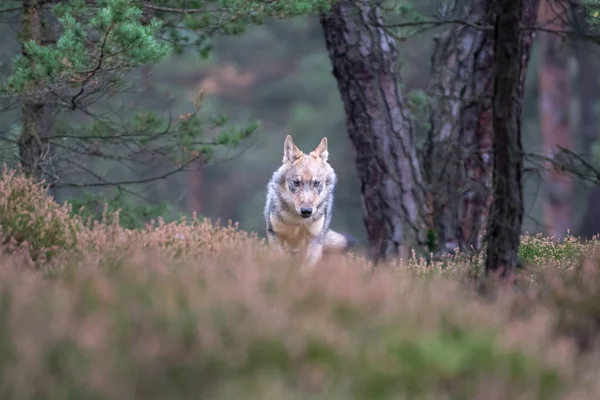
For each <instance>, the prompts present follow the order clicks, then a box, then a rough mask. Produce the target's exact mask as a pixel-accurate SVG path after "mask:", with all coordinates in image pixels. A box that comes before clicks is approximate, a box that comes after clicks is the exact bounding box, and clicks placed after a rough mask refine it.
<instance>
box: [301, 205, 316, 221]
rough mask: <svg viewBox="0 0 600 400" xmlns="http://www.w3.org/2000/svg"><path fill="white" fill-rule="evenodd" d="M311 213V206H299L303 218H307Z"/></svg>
mask: <svg viewBox="0 0 600 400" xmlns="http://www.w3.org/2000/svg"><path fill="white" fill-rule="evenodd" d="M312 213H313V209H312V207H301V208H300V215H301V216H303V217H304V218H308V217H310V216H311V215H312Z"/></svg>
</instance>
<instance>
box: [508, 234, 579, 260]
mask: <svg viewBox="0 0 600 400" xmlns="http://www.w3.org/2000/svg"><path fill="white" fill-rule="evenodd" d="M585 249H586V247H584V246H582V245H581V243H580V241H579V239H577V238H576V237H574V236H572V235H570V234H569V235H567V236H566V237H565V238H564V239H563V240H562V241H560V242H556V241H553V240H551V239H548V238H545V237H543V236H542V235H541V234H538V235H536V236H523V237H522V238H521V242H520V246H519V257H520V258H521V260H522V261H523V262H524V263H536V264H537V263H539V261H540V260H542V259H544V260H552V261H565V260H575V259H578V258H579V257H581V256H583V255H584V253H583V251H584V250H585Z"/></svg>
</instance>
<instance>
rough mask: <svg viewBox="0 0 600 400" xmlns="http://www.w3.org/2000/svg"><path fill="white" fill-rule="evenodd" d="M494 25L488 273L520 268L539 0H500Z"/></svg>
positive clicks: (505, 271) (507, 273) (500, 273)
mask: <svg viewBox="0 0 600 400" xmlns="http://www.w3.org/2000/svg"><path fill="white" fill-rule="evenodd" d="M496 6H497V7H498V8H497V10H498V11H497V13H498V14H497V17H496V24H495V29H494V40H495V50H494V53H495V54H494V68H495V76H494V94H493V98H492V110H493V128H494V142H493V143H494V152H493V157H494V172H493V196H494V200H493V202H492V206H491V209H490V217H489V220H488V221H489V222H488V229H487V258H486V264H485V267H486V268H485V269H486V274H489V273H495V274H498V275H499V276H501V277H507V276H508V275H510V274H511V272H512V271H514V270H515V269H516V268H517V265H518V263H519V262H518V249H519V243H520V238H521V225H522V222H523V183H522V174H523V148H522V144H521V112H522V101H523V97H524V96H523V95H524V88H525V76H526V73H527V66H528V63H529V58H530V55H531V44H532V41H533V31H532V30H523V29H522V27H521V26H526V27H527V26H533V25H534V23H535V21H536V17H537V11H538V7H539V0H499V1H497V2H496Z"/></svg>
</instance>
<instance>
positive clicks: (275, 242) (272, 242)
mask: <svg viewBox="0 0 600 400" xmlns="http://www.w3.org/2000/svg"><path fill="white" fill-rule="evenodd" d="M267 241H268V243H269V247H270V248H271V249H273V250H275V252H276V253H279V254H284V251H283V245H282V243H281V240H279V238H278V237H277V235H276V234H275V232H274V231H272V230H271V231H270V230H268V229H267Z"/></svg>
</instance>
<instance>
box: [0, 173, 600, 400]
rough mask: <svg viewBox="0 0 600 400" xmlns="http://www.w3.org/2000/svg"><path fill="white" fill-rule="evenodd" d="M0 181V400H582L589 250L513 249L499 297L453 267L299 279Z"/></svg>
mask: <svg viewBox="0 0 600 400" xmlns="http://www.w3.org/2000/svg"><path fill="white" fill-rule="evenodd" d="M83 215H85V214H84V213H80V212H78V211H77V210H71V209H70V208H69V207H67V206H60V205H58V204H56V203H55V202H54V201H53V200H52V199H51V198H49V197H48V196H47V195H46V193H45V192H44V190H43V189H42V188H41V187H40V186H36V185H33V184H32V183H31V181H29V180H28V179H26V178H25V177H23V176H22V175H20V174H19V173H17V172H14V171H4V173H3V175H2V176H1V177H0V226H1V229H2V231H1V235H2V243H3V247H2V258H1V259H0V275H1V276H0V381H1V385H0V398H2V399H4V398H6V399H9V398H11V399H12V398H15V399H16V398H18V399H57V400H58V399H64V398H70V399H106V398H110V399H137V398H140V399H142V398H143V399H145V400H146V399H147V400H152V399H157V400H158V399H166V398H178V399H197V398H210V399H228V400H229V399H238V398H239V399H267V398H268V399H271V398H273V399H301V398H302V399H305V398H311V399H328V400H330V399H332V400H335V399H369V400H371V399H436V400H437V399H486V400H487V399H521V398H527V399H544V400H546V399H595V398H597V397H598V396H600V385H599V384H598V383H596V380H594V379H590V378H589V377H590V376H594V372H595V371H596V370H597V368H598V367H600V357H598V355H600V352H598V346H597V345H598V343H599V342H600V341H599V338H600V336H599V333H600V306H598V304H600V280H599V275H598V273H599V272H600V258H599V257H597V256H596V253H595V248H596V245H597V241H596V240H593V241H591V242H587V243H582V242H580V241H578V240H577V239H576V238H573V237H569V238H567V239H566V240H565V241H563V242H561V243H555V242H553V241H552V240H550V239H547V238H543V237H541V236H525V237H524V238H523V241H522V247H521V250H520V253H521V257H522V259H523V260H524V264H525V268H524V269H523V270H522V271H520V272H519V276H518V277H517V282H516V284H515V285H514V286H511V287H509V286H506V285H499V286H497V287H496V290H495V291H494V293H493V295H490V296H488V297H485V298H484V297H482V296H480V295H479V294H477V292H476V290H475V285H474V284H473V282H472V280H471V279H470V277H472V276H473V269H474V267H473V264H478V263H480V262H481V260H471V261H467V260H466V259H465V260H462V259H461V258H460V257H457V258H455V259H454V260H452V261H448V260H445V261H443V262H438V263H431V264H428V263H426V262H425V261H423V260H416V259H413V260H410V261H409V262H406V263H403V264H401V263H397V264H390V265H388V266H387V267H384V268H379V269H378V272H377V273H374V274H373V273H372V272H371V269H370V268H369V265H368V263H367V262H366V261H365V260H364V259H362V258H361V257H360V256H358V255H354V256H348V257H342V258H337V259H331V260H328V261H326V262H324V263H323V264H322V265H320V266H319V268H317V269H315V270H313V271H311V272H310V273H305V272H301V271H300V269H299V264H298V260H296V259H295V258H292V257H287V256H282V255H277V254H274V253H272V252H271V251H269V250H268V249H267V248H266V246H265V243H264V241H262V240H260V239H259V238H258V237H257V236H256V235H254V234H250V233H247V232H243V231H241V230H239V229H237V226H235V225H233V224H228V225H227V226H221V225H220V224H218V223H216V224H213V223H212V222H211V221H209V220H198V219H196V218H191V219H181V220H179V221H176V222H172V223H165V222H164V221H161V220H158V221H155V222H153V223H151V224H148V225H147V226H146V227H144V228H143V229H127V228H124V227H123V226H121V225H120V224H119V215H118V213H109V212H105V214H104V216H103V218H102V219H101V220H100V221H92V220H86V219H85V218H84V217H83Z"/></svg>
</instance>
